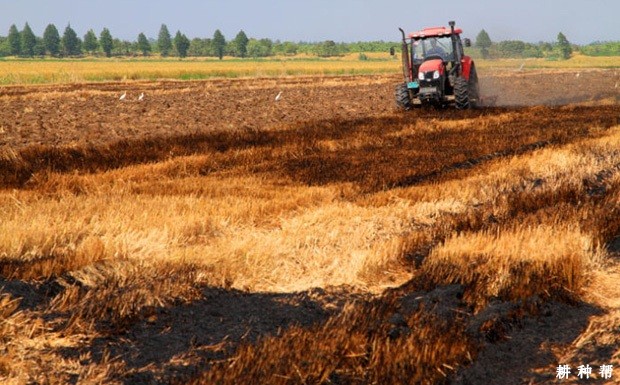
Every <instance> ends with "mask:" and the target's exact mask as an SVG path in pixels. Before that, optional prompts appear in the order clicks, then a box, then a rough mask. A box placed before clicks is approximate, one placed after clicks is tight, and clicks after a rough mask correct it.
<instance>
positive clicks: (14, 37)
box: [7, 24, 22, 55]
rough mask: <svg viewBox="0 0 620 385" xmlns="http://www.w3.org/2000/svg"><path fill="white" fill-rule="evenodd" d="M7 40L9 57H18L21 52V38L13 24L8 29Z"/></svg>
mask: <svg viewBox="0 0 620 385" xmlns="http://www.w3.org/2000/svg"><path fill="white" fill-rule="evenodd" d="M7 38H8V40H9V53H10V54H11V55H19V54H21V52H22V42H21V36H20V34H19V31H18V30H17V27H16V26H15V24H13V25H11V27H10V28H9V36H7Z"/></svg>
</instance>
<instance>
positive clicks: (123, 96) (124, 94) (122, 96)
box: [118, 91, 127, 100]
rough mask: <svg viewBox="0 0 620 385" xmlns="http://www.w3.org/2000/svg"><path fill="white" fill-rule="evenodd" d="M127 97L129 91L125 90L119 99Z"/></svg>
mask: <svg viewBox="0 0 620 385" xmlns="http://www.w3.org/2000/svg"><path fill="white" fill-rule="evenodd" d="M126 97H127V91H125V92H123V94H122V95H121V97H120V98H118V100H125V98H126Z"/></svg>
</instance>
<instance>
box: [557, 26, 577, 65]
mask: <svg viewBox="0 0 620 385" xmlns="http://www.w3.org/2000/svg"><path fill="white" fill-rule="evenodd" d="M558 48H559V50H560V55H561V57H562V59H565V60H566V59H570V55H571V54H572V53H573V47H571V45H570V43H569V42H568V39H567V38H566V36H565V35H564V34H563V33H562V32H560V33H558Z"/></svg>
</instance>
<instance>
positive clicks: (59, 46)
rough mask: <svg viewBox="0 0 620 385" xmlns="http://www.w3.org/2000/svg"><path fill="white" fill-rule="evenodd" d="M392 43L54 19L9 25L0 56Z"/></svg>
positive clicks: (323, 49) (357, 48) (331, 50)
mask: <svg viewBox="0 0 620 385" xmlns="http://www.w3.org/2000/svg"><path fill="white" fill-rule="evenodd" d="M395 44H396V43H391V42H382V41H377V42H358V43H336V42H334V41H331V40H328V41H324V42H319V43H306V42H290V41H285V42H280V41H278V40H276V41H273V40H271V39H256V38H250V37H248V36H247V34H246V33H245V32H244V31H243V30H241V31H239V33H237V35H236V36H235V38H234V39H232V40H227V39H226V38H225V36H224V34H222V32H221V31H220V30H219V29H218V30H216V31H215V32H214V33H213V36H212V37H211V38H193V39H191V40H190V39H189V38H188V37H187V36H186V35H185V34H183V33H182V32H181V31H177V32H176V34H175V35H174V37H173V36H172V35H171V34H170V31H169V30H168V27H167V26H166V25H165V24H162V25H161V28H160V29H159V33H158V35H157V39H152V38H148V37H147V36H146V35H145V34H144V33H140V34H138V36H137V38H136V40H135V41H127V40H121V39H119V38H114V37H113V36H112V33H111V32H110V30H109V29H108V28H103V29H102V30H101V31H100V32H99V34H97V33H96V32H95V31H94V30H92V29H90V30H88V31H87V32H86V34H84V36H83V37H81V38H80V37H79V36H78V34H77V33H76V32H75V30H74V29H73V28H72V27H71V25H70V24H69V25H67V27H66V28H65V29H64V31H63V33H62V35H61V34H60V32H59V30H58V29H57V28H56V26H55V25H54V24H49V25H48V26H47V27H46V28H45V31H44V32H43V36H41V37H39V36H36V35H35V34H34V32H33V31H32V28H30V26H29V25H28V23H26V24H25V25H24V27H23V28H22V30H21V31H20V30H19V29H18V28H17V26H16V25H15V24H13V25H11V27H10V28H9V31H8V35H7V36H0V57H3V56H18V57H44V56H50V57H81V56H84V55H90V56H106V57H112V56H150V55H154V54H157V55H161V56H162V57H168V56H176V57H180V58H184V57H187V56H200V57H217V58H220V59H222V58H223V57H224V56H234V57H240V58H246V57H252V58H259V57H268V56H274V55H291V56H292V55H296V54H298V53H305V54H310V55H316V56H320V57H330V56H339V55H343V54H346V53H350V52H387V51H388V50H389V49H390V47H392V46H394V45H395Z"/></svg>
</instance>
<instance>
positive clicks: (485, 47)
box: [475, 29, 620, 60]
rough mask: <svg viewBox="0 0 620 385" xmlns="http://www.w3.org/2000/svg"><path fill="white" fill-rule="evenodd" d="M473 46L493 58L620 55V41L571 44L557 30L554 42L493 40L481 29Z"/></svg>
mask: <svg viewBox="0 0 620 385" xmlns="http://www.w3.org/2000/svg"><path fill="white" fill-rule="evenodd" d="M475 46H476V47H477V48H478V49H479V50H480V55H481V56H482V58H484V59H493V58H547V59H551V60H566V59H569V58H570V57H571V55H572V54H573V52H580V53H581V54H583V55H587V56H620V42H603V43H601V42H595V43H592V44H588V45H584V46H579V45H576V44H571V43H570V42H569V41H568V39H567V37H566V35H564V33H562V32H559V33H558V36H557V39H556V41H555V42H551V43H550V42H539V43H526V42H523V41H520V40H504V41H500V42H494V41H492V40H491V37H490V36H489V34H488V33H487V32H486V31H485V30H484V29H483V30H482V31H480V33H478V36H477V37H476V42H475Z"/></svg>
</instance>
